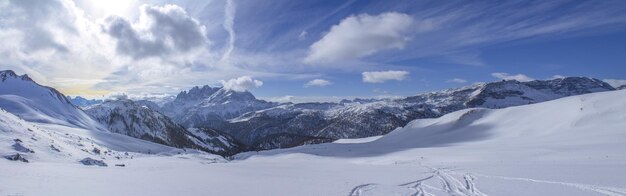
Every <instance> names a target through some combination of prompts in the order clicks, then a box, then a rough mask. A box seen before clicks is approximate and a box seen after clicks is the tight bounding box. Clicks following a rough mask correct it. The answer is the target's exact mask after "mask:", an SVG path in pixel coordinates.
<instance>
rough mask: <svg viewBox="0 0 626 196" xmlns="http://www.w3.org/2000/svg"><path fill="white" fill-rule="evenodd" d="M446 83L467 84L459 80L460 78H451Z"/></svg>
mask: <svg viewBox="0 0 626 196" xmlns="http://www.w3.org/2000/svg"><path fill="white" fill-rule="evenodd" d="M446 82H448V83H458V84H465V83H467V80H464V79H461V78H452V79H449V80H447V81H446Z"/></svg>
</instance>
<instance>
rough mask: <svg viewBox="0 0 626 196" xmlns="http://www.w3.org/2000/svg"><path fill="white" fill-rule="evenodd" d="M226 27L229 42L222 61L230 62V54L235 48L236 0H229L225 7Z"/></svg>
mask: <svg viewBox="0 0 626 196" xmlns="http://www.w3.org/2000/svg"><path fill="white" fill-rule="evenodd" d="M223 26H224V29H225V30H226V31H227V32H228V43H227V45H226V51H225V52H224V55H222V59H221V61H222V62H226V63H228V61H229V59H230V55H231V53H232V52H233V50H235V40H236V39H237V38H236V35H235V27H234V26H235V2H234V0H227V1H226V6H225V8H224V24H223Z"/></svg>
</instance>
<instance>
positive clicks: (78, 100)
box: [67, 96, 102, 108]
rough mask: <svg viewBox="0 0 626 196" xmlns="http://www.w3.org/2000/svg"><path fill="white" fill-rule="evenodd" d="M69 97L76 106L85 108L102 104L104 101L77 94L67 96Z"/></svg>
mask: <svg viewBox="0 0 626 196" xmlns="http://www.w3.org/2000/svg"><path fill="white" fill-rule="evenodd" d="M67 99H68V100H69V101H70V102H71V103H72V104H74V105H75V106H78V107H81V108H85V107H88V106H91V105H96V104H100V103H102V100H97V99H85V98H84V97H81V96H76V97H74V98H72V97H71V96H67Z"/></svg>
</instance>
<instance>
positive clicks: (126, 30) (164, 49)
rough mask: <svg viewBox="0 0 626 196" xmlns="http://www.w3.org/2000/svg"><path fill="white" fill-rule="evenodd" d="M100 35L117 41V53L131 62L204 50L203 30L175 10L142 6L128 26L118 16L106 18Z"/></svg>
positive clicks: (169, 6)
mask: <svg viewBox="0 0 626 196" xmlns="http://www.w3.org/2000/svg"><path fill="white" fill-rule="evenodd" d="M103 29H104V31H105V32H106V33H107V34H109V35H110V36H111V37H113V38H115V39H116V40H117V53H118V54H120V55H128V56H131V57H133V58H134V59H143V58H147V57H164V56H169V55H180V54H184V53H188V52H192V51H194V50H197V49H201V48H204V46H205V45H206V44H208V43H209V40H208V39H207V38H206V27H205V26H204V25H201V24H200V22H198V20H196V19H195V18H193V17H191V16H189V15H188V14H187V12H186V11H185V10H184V9H183V8H181V7H179V6H177V5H172V4H168V5H165V6H149V5H142V6H141V7H140V17H139V20H138V21H137V22H136V23H131V22H129V21H127V20H126V19H124V18H121V17H118V16H110V17H108V18H106V20H105V24H103Z"/></svg>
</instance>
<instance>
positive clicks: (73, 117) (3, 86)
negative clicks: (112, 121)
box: [0, 70, 104, 130]
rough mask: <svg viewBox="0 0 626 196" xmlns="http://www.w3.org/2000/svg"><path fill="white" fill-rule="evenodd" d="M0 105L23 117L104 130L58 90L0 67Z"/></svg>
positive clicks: (36, 120) (35, 120)
mask: <svg viewBox="0 0 626 196" xmlns="http://www.w3.org/2000/svg"><path fill="white" fill-rule="evenodd" d="M0 80H1V81H0V108H3V109H4V110H6V111H8V112H11V113H13V114H15V115H17V116H19V117H20V118H22V119H24V120H27V121H34V122H44V123H54V124H62V125H68V126H76V127H81V128H87V129H92V130H96V129H97V130H104V128H102V127H101V126H100V123H98V122H97V121H94V120H93V119H91V117H89V115H87V114H85V113H84V112H83V111H82V110H81V109H79V108H77V107H76V106H74V105H72V103H70V101H69V100H68V99H67V98H66V97H65V96H64V95H63V94H61V93H60V92H59V91H57V90H55V89H53V88H50V87H46V86H42V85H39V84H37V83H36V82H35V81H33V80H32V79H31V78H30V77H28V75H22V76H18V75H17V74H15V72H13V71H10V70H6V71H0Z"/></svg>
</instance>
